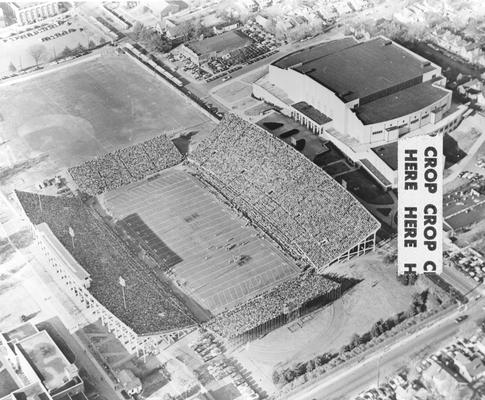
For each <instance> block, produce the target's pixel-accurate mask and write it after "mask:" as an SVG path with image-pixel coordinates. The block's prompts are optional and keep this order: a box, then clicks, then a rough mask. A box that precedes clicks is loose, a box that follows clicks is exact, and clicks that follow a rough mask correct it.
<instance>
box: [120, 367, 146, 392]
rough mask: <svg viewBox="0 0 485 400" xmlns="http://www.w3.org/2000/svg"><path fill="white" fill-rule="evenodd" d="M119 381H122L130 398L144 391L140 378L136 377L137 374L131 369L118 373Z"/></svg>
mask: <svg viewBox="0 0 485 400" xmlns="http://www.w3.org/2000/svg"><path fill="white" fill-rule="evenodd" d="M118 379H119V381H120V384H121V386H123V389H124V390H125V391H126V393H128V394H129V395H130V396H133V395H134V394H139V393H141V391H142V384H141V380H140V378H138V377H137V376H135V374H134V373H133V372H132V371H130V370H129V369H123V370H121V371H120V372H119V373H118Z"/></svg>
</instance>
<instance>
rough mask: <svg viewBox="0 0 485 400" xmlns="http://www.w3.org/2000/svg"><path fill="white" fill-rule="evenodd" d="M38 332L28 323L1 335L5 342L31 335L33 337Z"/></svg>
mask: <svg viewBox="0 0 485 400" xmlns="http://www.w3.org/2000/svg"><path fill="white" fill-rule="evenodd" d="M37 332H38V330H37V329H36V328H35V327H34V326H33V325H32V324H30V323H26V324H22V325H20V326H18V327H16V328H15V329H12V330H11V331H8V332H6V333H4V334H3V336H4V337H5V339H7V342H11V341H12V340H22V339H25V338H26V337H29V336H31V335H35V334H36V333H37Z"/></svg>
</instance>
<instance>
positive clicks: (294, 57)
mask: <svg viewBox="0 0 485 400" xmlns="http://www.w3.org/2000/svg"><path fill="white" fill-rule="evenodd" d="M357 43H358V42H357V40H355V39H354V38H353V37H349V38H344V39H338V40H332V41H330V42H324V43H320V44H317V45H315V46H311V47H306V48H304V49H302V50H298V51H295V52H294V53H291V54H288V55H286V56H284V57H282V58H280V59H278V60H276V61H274V62H273V65H275V66H276V67H278V68H290V67H292V66H295V65H297V64H300V63H307V62H310V61H313V60H317V59H319V58H321V57H325V56H327V55H329V54H332V53H335V52H338V51H342V50H343V49H346V48H347V47H350V46H354V45H356V44H357Z"/></svg>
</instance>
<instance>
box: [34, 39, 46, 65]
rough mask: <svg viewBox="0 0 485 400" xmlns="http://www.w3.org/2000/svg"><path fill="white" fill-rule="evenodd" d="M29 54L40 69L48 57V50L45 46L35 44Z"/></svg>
mask: <svg viewBox="0 0 485 400" xmlns="http://www.w3.org/2000/svg"><path fill="white" fill-rule="evenodd" d="M29 54H30V55H31V56H32V58H33V59H34V61H35V65H36V67H38V66H39V63H40V62H43V61H44V60H45V59H46V58H47V56H48V52H47V48H46V47H45V46H44V45H43V44H34V45H32V46H30V47H29Z"/></svg>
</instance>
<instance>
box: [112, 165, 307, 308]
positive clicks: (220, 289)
mask: <svg viewBox="0 0 485 400" xmlns="http://www.w3.org/2000/svg"><path fill="white" fill-rule="evenodd" d="M104 203H105V205H106V207H107V209H108V211H109V212H110V213H111V214H113V216H114V217H115V218H117V219H118V220H119V221H120V223H121V225H122V226H123V227H124V228H125V230H126V231H127V233H128V234H129V235H130V236H132V237H133V238H135V239H136V240H137V241H138V242H139V243H141V244H142V245H143V246H144V247H146V248H148V249H149V251H150V252H151V254H152V255H153V257H154V259H155V260H156V261H157V264H158V265H159V266H160V267H161V268H163V269H164V270H165V271H168V272H169V275H170V276H172V277H173V279H174V280H175V281H176V282H177V283H178V285H179V286H180V287H181V288H182V290H184V291H185V292H186V293H187V294H188V295H189V296H191V297H192V298H193V299H195V300H196V301H197V302H198V303H199V304H201V305H202V306H203V307H204V308H206V309H208V310H209V311H211V312H212V313H213V314H218V313H219V312H221V311H223V310H224V309H225V308H232V307H234V306H235V305H237V304H239V303H241V302H243V301H245V300H246V299H248V298H250V297H253V296H255V295H257V294H259V293H261V292H263V291H265V290H267V289H268V288H270V287H272V286H274V285H276V284H277V283H280V282H282V281H284V280H286V279H288V278H290V277H292V276H295V275H296V274H297V273H298V271H299V269H298V267H297V266H296V265H295V264H294V263H293V262H292V261H291V260H290V259H288V258H287V257H285V256H284V255H283V254H282V253H281V252H280V251H279V249H277V248H276V247H275V246H273V245H272V244H271V243H270V242H269V241H267V240H264V239H262V238H261V237H260V236H259V234H258V232H257V231H256V230H255V229H254V228H252V227H250V226H247V225H246V221H245V220H244V219H242V218H241V217H239V216H237V215H236V214H235V213H234V212H233V211H232V210H230V209H229V208H228V207H227V206H225V205H224V204H223V203H221V202H220V201H219V200H218V199H217V198H216V197H215V196H214V195H212V194H211V193H209V192H207V190H206V189H205V188H204V187H203V186H202V183H201V182H199V181H198V180H197V179H196V178H194V177H192V176H191V175H189V174H188V173H187V172H185V171H182V170H179V169H176V168H171V169H169V170H165V171H163V172H162V173H161V174H160V176H159V177H158V178H156V179H153V180H150V181H145V182H139V183H136V184H133V185H129V186H128V187H125V188H123V189H118V190H115V191H112V192H109V193H106V194H105V195H104Z"/></svg>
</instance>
